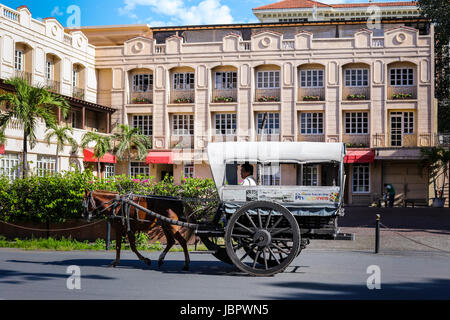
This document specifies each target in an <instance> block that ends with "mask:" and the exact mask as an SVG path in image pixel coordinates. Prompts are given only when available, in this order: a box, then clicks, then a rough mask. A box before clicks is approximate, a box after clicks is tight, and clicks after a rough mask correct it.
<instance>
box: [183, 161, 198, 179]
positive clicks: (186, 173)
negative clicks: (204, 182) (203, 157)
mask: <svg viewBox="0 0 450 320" xmlns="http://www.w3.org/2000/svg"><path fill="white" fill-rule="evenodd" d="M194 172H195V171H194V165H193V164H192V163H185V164H184V165H183V177H185V178H194Z"/></svg>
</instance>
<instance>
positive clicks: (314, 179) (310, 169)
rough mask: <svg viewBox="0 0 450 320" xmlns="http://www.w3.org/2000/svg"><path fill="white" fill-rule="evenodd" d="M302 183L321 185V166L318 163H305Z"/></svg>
mask: <svg viewBox="0 0 450 320" xmlns="http://www.w3.org/2000/svg"><path fill="white" fill-rule="evenodd" d="M302 170H303V171H302V176H303V178H302V185H304V186H318V185H319V166H318V165H303V168H302Z"/></svg>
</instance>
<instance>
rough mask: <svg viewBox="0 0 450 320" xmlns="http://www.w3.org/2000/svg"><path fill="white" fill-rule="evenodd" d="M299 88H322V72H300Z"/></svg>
mask: <svg viewBox="0 0 450 320" xmlns="http://www.w3.org/2000/svg"><path fill="white" fill-rule="evenodd" d="M300 87H301V88H323V70H301V71H300Z"/></svg>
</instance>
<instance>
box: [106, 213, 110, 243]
mask: <svg viewBox="0 0 450 320" xmlns="http://www.w3.org/2000/svg"><path fill="white" fill-rule="evenodd" d="M110 245H111V220H109V219H108V223H107V229H106V251H108V250H109V247H110Z"/></svg>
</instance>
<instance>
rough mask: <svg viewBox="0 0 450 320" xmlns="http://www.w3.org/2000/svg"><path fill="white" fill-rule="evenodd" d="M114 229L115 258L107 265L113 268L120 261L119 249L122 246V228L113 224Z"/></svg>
mask: <svg viewBox="0 0 450 320" xmlns="http://www.w3.org/2000/svg"><path fill="white" fill-rule="evenodd" d="M114 231H115V234H116V260H114V261H113V262H112V263H111V264H110V265H109V266H110V267H113V268H115V267H116V266H117V265H118V264H119V262H120V249H121V248H122V236H123V229H122V226H121V225H115V226H114Z"/></svg>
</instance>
